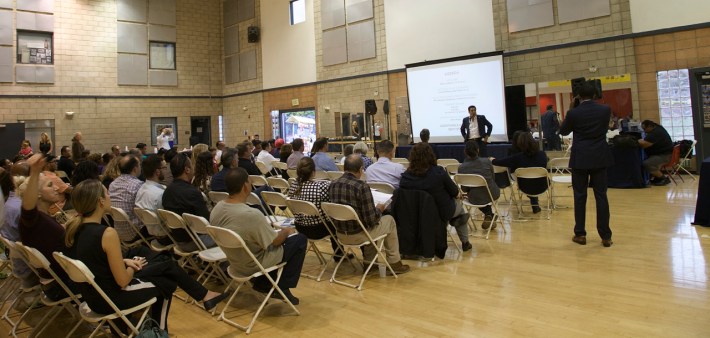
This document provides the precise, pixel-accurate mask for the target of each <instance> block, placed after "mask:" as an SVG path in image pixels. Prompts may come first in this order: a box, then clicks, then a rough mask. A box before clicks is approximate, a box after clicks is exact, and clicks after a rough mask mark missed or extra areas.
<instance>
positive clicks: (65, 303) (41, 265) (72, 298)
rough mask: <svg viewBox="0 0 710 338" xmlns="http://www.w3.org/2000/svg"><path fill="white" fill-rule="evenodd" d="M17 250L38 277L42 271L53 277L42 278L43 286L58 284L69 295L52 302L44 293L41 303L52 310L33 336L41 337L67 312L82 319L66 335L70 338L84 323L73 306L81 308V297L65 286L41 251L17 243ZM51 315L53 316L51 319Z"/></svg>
mask: <svg viewBox="0 0 710 338" xmlns="http://www.w3.org/2000/svg"><path fill="white" fill-rule="evenodd" d="M16 248H17V249H18V250H19V251H21V252H22V253H23V254H24V256H25V258H26V261H27V264H28V265H29V266H30V267H31V268H32V270H33V271H34V272H35V274H37V276H39V273H38V271H39V270H42V269H43V270H44V271H46V272H47V273H49V274H50V276H52V278H51V279H46V278H41V277H40V283H41V284H42V285H48V284H50V283H57V284H58V285H59V286H60V287H61V288H62V289H63V290H64V292H66V293H67V296H66V297H64V298H63V299H60V300H56V301H54V300H51V299H50V298H49V297H47V295H45V294H44V293H42V298H41V299H40V301H41V302H42V304H44V306H47V307H50V308H51V309H50V310H49V311H47V312H46V313H45V314H44V316H43V317H42V319H41V320H40V321H39V323H37V325H36V326H35V329H34V332H33V333H32V335H31V336H33V337H39V336H40V335H41V334H42V332H44V330H45V329H46V328H47V326H49V324H50V323H52V321H54V319H55V318H56V317H57V316H58V315H59V314H60V313H61V312H62V310H67V312H69V314H70V315H71V316H72V317H76V318H79V319H80V320H79V321H78V322H77V323H76V325H75V326H74V327H73V328H72V329H71V331H69V333H68V334H67V335H66V337H70V336H71V335H72V334H73V333H74V331H75V330H76V329H77V328H78V327H79V325H80V324H81V322H82V318H81V316H80V315H79V312H78V311H77V310H76V309H75V308H74V307H73V306H72V305H71V303H72V302H74V304H76V305H77V308H78V307H79V306H81V302H80V301H79V298H80V297H81V295H75V294H74V293H73V292H72V291H71V289H69V287H67V285H66V284H64V282H63V281H62V279H61V278H59V276H58V275H57V274H56V272H54V270H53V269H52V267H51V266H50V263H49V260H47V257H45V256H44V255H43V254H42V253H41V252H39V250H37V249H35V248H31V247H28V246H25V245H22V243H20V242H17V243H16ZM50 314H52V316H51V317H50ZM47 318H49V320H48V321H47V322H46V323H45V320H46V319H47ZM37 330H39V331H37ZM55 334H56V333H55Z"/></svg>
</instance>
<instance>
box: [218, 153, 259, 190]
mask: <svg viewBox="0 0 710 338" xmlns="http://www.w3.org/2000/svg"><path fill="white" fill-rule="evenodd" d="M238 148H239V147H238V146H237V149H238ZM244 152H245V153H248V148H247V147H246V145H245V147H244ZM247 155H248V154H247ZM220 163H222V170H220V171H219V172H217V173H216V174H214V176H212V179H211V180H210V189H211V190H212V191H221V192H226V191H227V186H226V185H225V183H224V177H225V176H226V175H227V172H228V171H229V170H231V169H233V168H236V167H237V166H238V159H237V153H236V151H234V149H230V148H227V149H225V150H224V151H222V158H221V159H220ZM257 170H258V168H257Z"/></svg>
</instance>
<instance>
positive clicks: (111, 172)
mask: <svg viewBox="0 0 710 338" xmlns="http://www.w3.org/2000/svg"><path fill="white" fill-rule="evenodd" d="M124 156H125V155H124ZM120 160H121V156H119V157H114V158H113V160H111V162H109V163H108V164H107V165H106V169H104V175H103V178H102V179H101V184H103V185H104V187H106V189H108V188H109V187H110V186H111V182H113V180H115V179H116V178H117V177H118V176H120V175H121V170H120V169H119V168H118V163H119V162H120Z"/></svg>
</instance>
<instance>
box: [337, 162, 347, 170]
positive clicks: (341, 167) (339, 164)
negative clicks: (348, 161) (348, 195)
mask: <svg viewBox="0 0 710 338" xmlns="http://www.w3.org/2000/svg"><path fill="white" fill-rule="evenodd" d="M335 166H336V167H337V168H338V171H345V164H342V163H336V164H335Z"/></svg>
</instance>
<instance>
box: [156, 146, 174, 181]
mask: <svg viewBox="0 0 710 338" xmlns="http://www.w3.org/2000/svg"><path fill="white" fill-rule="evenodd" d="M158 154H160V151H158ZM177 154H178V152H177V149H175V148H173V149H170V150H168V151H166V152H165V154H164V155H163V167H162V168H161V169H160V171H162V172H163V177H164V178H163V179H162V180H161V181H160V184H162V185H164V186H169V185H170V183H173V173H172V172H170V161H172V160H173V158H174V157H175V155H177Z"/></svg>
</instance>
